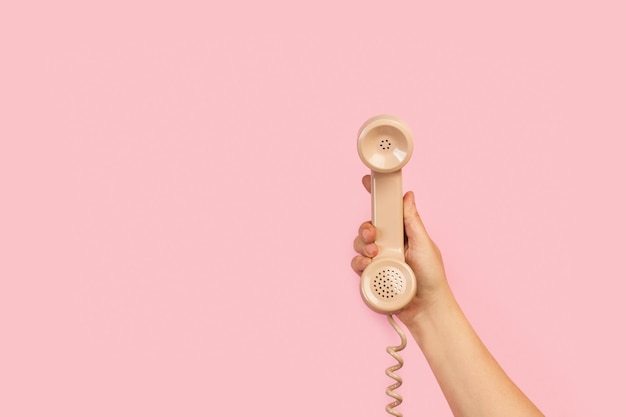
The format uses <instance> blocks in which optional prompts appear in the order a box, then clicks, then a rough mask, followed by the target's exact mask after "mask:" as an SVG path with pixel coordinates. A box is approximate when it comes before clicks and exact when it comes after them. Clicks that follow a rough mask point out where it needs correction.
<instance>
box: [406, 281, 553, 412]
mask: <svg viewBox="0 0 626 417" xmlns="http://www.w3.org/2000/svg"><path fill="white" fill-rule="evenodd" d="M408 326H409V330H410V332H411V334H412V335H413V337H414V338H415V340H416V342H417V343H418V345H419V346H420V348H421V350H422V352H423V353H424V356H425V357H426V360H427V361H428V363H429V365H430V367H431V369H432V371H433V373H434V375H435V377H436V378H437V381H438V383H439V385H440V387H441V389H442V391H443V393H444V395H445V397H446V399H447V401H448V404H449V405H450V408H451V410H452V412H453V414H454V416H455V417H502V416H507V417H540V416H543V414H542V413H541V412H540V411H539V410H538V409H537V408H536V407H535V406H534V404H533V403H532V402H531V401H530V400H529V399H528V398H527V397H526V396H525V395H524V394H523V393H522V392H521V391H520V390H519V388H518V387H517V386H516V385H515V384H514V383H513V381H511V379H510V378H509V377H508V376H507V375H506V373H505V372H504V371H503V370H502V368H501V367H500V365H499V364H498V363H497V362H496V360H495V359H494V358H493V356H492V355H491V354H490V353H489V351H488V350H487V348H486V347H485V345H484V344H483V343H482V342H481V340H480V339H479V337H478V335H477V334H476V332H475V331H474V329H473V328H472V326H471V325H470V323H469V322H468V320H467V318H466V317H465V315H464V314H463V312H462V310H461V308H460V307H459V305H458V304H457V302H456V300H455V299H454V296H453V295H452V292H451V291H450V290H449V289H448V288H446V289H445V291H444V292H443V293H442V295H441V297H439V299H438V300H437V302H436V303H434V304H432V305H431V306H429V308H427V309H424V310H423V311H421V312H420V314H419V316H417V317H415V318H414V319H413V320H411V321H410V322H409V323H408Z"/></svg>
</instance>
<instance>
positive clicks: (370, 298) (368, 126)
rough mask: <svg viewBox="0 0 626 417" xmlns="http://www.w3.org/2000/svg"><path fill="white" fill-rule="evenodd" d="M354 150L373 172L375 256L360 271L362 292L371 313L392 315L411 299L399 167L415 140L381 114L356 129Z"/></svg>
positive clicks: (412, 290)
mask: <svg viewBox="0 0 626 417" xmlns="http://www.w3.org/2000/svg"><path fill="white" fill-rule="evenodd" d="M357 150H358V153H359V156H360V157H361V160H362V161H363V163H364V164H365V165H367V167H368V168H370V169H371V170H372V224H373V225H374V226H375V227H376V237H377V239H376V245H377V246H378V255H377V256H376V257H375V258H374V259H373V260H372V262H371V263H370V264H369V265H368V266H367V268H365V270H364V271H363V273H362V274H361V296H362V297H363V301H365V303H366V304H367V305H368V306H369V307H370V308H371V309H372V310H374V311H376V312H378V313H383V314H393V313H396V312H398V311H400V310H401V309H402V308H404V307H405V306H406V305H407V304H408V303H409V302H410V301H411V300H412V299H413V297H415V292H416V289H417V286H416V282H415V275H414V274H413V270H412V269H411V268H410V267H409V266H408V265H407V264H406V263H405V262H404V220H403V216H402V167H403V166H404V165H406V163H407V162H408V161H409V159H410V158H411V154H412V153H413V138H412V136H411V132H410V131H409V128H408V126H407V125H406V124H405V123H404V122H402V121H401V120H400V119H398V118H396V117H394V116H389V115H380V116H375V117H372V118H371V119H369V120H368V121H367V122H365V124H364V125H363V126H362V127H361V129H360V130H359V135H358V140H357Z"/></svg>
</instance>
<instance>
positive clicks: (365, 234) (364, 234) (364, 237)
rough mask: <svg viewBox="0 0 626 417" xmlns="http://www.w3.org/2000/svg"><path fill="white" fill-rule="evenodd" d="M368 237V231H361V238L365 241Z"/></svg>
mask: <svg viewBox="0 0 626 417" xmlns="http://www.w3.org/2000/svg"><path fill="white" fill-rule="evenodd" d="M369 235H370V231H369V230H368V229H363V231H362V232H361V236H362V237H363V239H367V237H368V236H369Z"/></svg>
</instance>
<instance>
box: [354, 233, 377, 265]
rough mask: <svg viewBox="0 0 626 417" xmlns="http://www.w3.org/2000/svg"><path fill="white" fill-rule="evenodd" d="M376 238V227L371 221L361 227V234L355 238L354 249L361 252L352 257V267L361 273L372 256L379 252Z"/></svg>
mask: <svg viewBox="0 0 626 417" xmlns="http://www.w3.org/2000/svg"><path fill="white" fill-rule="evenodd" d="M375 240H376V228H375V227H374V226H373V225H372V223H370V222H365V223H363V224H361V227H359V234H358V236H357V237H356V238H354V243H353V246H354V250H355V251H356V252H357V253H358V254H359V255H357V256H355V257H354V258H352V264H351V266H352V269H353V270H354V272H356V273H357V274H359V275H361V273H362V272H363V270H364V269H365V267H367V266H368V265H369V264H370V262H372V258H373V257H374V256H376V255H377V254H378V246H376V243H374V242H375Z"/></svg>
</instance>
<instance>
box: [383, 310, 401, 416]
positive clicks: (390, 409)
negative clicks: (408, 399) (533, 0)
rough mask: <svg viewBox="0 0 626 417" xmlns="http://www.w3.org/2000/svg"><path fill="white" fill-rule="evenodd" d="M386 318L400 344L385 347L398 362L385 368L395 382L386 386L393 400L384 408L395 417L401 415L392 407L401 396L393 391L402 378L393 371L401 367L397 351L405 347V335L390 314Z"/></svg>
mask: <svg viewBox="0 0 626 417" xmlns="http://www.w3.org/2000/svg"><path fill="white" fill-rule="evenodd" d="M387 320H388V321H389V324H391V327H393V329H394V330H395V331H396V333H398V335H399V336H400V344H399V345H398V346H389V347H387V353H389V354H390V355H391V356H392V357H393V358H394V359H395V360H396V361H398V363H397V364H395V365H392V366H390V367H389V368H387V369H386V370H385V373H386V374H387V376H388V377H389V378H391V379H393V380H394V381H396V382H395V383H393V384H391V385H389V386H388V387H387V390H386V391H385V392H386V394H387V395H388V396H390V397H391V398H393V399H394V401H392V402H390V403H389V404H387V407H385V410H386V411H387V413H389V414H391V415H393V416H395V417H402V413H401V412H399V411H396V410H394V408H396V407H397V406H399V405H400V404H402V396H401V395H400V394H398V393H397V392H394V391H395V390H396V389H398V388H399V387H400V385H402V378H400V376H399V375H397V374H395V373H394V372H395V371H397V370H398V369H400V368H402V365H404V360H403V359H402V357H401V356H400V354H399V353H398V352H400V351H401V350H403V349H404V348H405V347H406V336H404V332H403V331H402V329H400V326H398V324H397V323H396V321H395V320H394V319H393V316H392V315H391V314H389V315H388V316H387Z"/></svg>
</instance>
